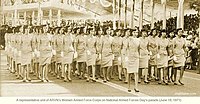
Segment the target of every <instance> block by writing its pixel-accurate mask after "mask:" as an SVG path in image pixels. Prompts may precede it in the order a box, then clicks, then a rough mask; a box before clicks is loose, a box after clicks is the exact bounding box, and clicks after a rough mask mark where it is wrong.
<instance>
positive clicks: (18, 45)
mask: <svg viewBox="0 0 200 104" xmlns="http://www.w3.org/2000/svg"><path fill="white" fill-rule="evenodd" d="M22 34H23V28H22V27H21V26H18V27H17V28H16V35H17V37H16V48H17V52H18V53H17V54H16V72H17V79H19V78H21V77H22V75H21V42H22V41H21V35H22Z"/></svg>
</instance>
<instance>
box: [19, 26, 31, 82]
mask: <svg viewBox="0 0 200 104" xmlns="http://www.w3.org/2000/svg"><path fill="white" fill-rule="evenodd" d="M30 28H31V27H28V26H23V29H24V30H25V32H24V34H23V35H22V36H21V54H22V55H21V65H22V69H23V74H24V75H23V82H27V80H28V81H31V79H30V77H29V71H30V67H29V65H30V64H31V59H32V46H31V41H32V35H30V33H29V31H30Z"/></svg>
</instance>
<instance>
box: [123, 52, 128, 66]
mask: <svg viewBox="0 0 200 104" xmlns="http://www.w3.org/2000/svg"><path fill="white" fill-rule="evenodd" d="M125 57H127V55H125V54H122V68H128V62H127V61H126V60H125Z"/></svg>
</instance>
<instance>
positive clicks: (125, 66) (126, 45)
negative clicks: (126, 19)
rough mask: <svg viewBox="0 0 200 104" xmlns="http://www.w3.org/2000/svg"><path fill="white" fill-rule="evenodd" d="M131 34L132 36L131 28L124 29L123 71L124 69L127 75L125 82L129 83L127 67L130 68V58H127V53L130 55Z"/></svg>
mask: <svg viewBox="0 0 200 104" xmlns="http://www.w3.org/2000/svg"><path fill="white" fill-rule="evenodd" d="M129 36H130V30H129V29H125V30H124V36H123V37H122V38H123V39H122V51H121V53H122V68H123V71H124V75H125V81H124V83H128V75H127V68H128V62H127V61H128V60H127V59H128V58H127V55H128V50H127V49H128V39H129Z"/></svg>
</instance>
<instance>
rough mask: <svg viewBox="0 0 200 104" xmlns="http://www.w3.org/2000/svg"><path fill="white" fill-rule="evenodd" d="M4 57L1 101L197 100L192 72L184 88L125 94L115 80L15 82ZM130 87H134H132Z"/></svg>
mask: <svg viewBox="0 0 200 104" xmlns="http://www.w3.org/2000/svg"><path fill="white" fill-rule="evenodd" d="M6 64H7V63H6V56H5V55H4V52H3V51H1V69H0V74H1V77H0V78H1V80H0V81H1V86H0V88H1V90H0V91H1V93H0V94H1V96H4V97H11V96H12V97H17V96H23V97H33V96H44V97H49V96H53V97H60V96H62V97H64V96H70V97H71V96H121V97H122V96H127V97H130V96H134V97H136V96H200V75H199V74H196V73H192V72H185V74H184V79H183V82H184V84H185V85H184V86H181V85H173V84H170V85H158V84H157V82H151V83H150V84H148V85H147V84H144V83H141V84H139V89H140V93H135V92H134V91H132V92H130V93H129V92H127V90H128V89H127V86H128V85H127V84H124V83H123V82H120V81H118V80H117V78H115V79H114V80H112V81H110V82H108V83H103V82H102V80H101V79H99V80H98V81H97V82H96V83H93V82H86V81H85V80H80V79H77V78H73V82H71V83H70V82H63V81H62V80H59V79H56V78H55V77H53V76H50V77H49V79H50V82H48V83H41V82H40V81H39V80H37V79H33V80H32V82H29V83H23V82H22V81H21V80H16V79H15V78H16V76H15V75H14V74H11V73H10V72H9V71H8V70H6V68H7V66H6ZM131 87H133V83H132V86H131Z"/></svg>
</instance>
